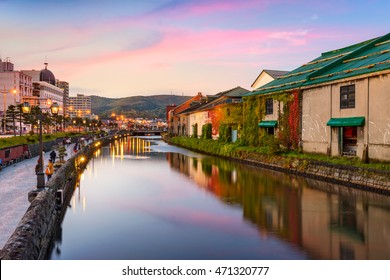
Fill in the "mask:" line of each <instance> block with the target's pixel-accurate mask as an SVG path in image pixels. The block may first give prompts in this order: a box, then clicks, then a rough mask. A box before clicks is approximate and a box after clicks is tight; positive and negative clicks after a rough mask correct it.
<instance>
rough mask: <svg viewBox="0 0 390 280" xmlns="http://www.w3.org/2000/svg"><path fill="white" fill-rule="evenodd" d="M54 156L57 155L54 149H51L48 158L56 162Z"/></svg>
mask: <svg viewBox="0 0 390 280" xmlns="http://www.w3.org/2000/svg"><path fill="white" fill-rule="evenodd" d="M56 157H57V154H56V152H55V151H54V150H53V151H51V153H50V159H51V161H52V162H53V163H55V162H56Z"/></svg>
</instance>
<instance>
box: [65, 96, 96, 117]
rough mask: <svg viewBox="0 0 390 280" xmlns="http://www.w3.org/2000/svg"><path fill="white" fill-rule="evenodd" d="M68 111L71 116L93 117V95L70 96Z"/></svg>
mask: <svg viewBox="0 0 390 280" xmlns="http://www.w3.org/2000/svg"><path fill="white" fill-rule="evenodd" d="M67 112H68V113H69V116H70V117H71V118H76V117H78V118H91V116H92V114H91V96H86V95H84V94H77V96H70V97H69V104H68V108H67Z"/></svg>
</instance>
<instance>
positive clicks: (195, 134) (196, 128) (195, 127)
mask: <svg viewBox="0 0 390 280" xmlns="http://www.w3.org/2000/svg"><path fill="white" fill-rule="evenodd" d="M192 127H193V133H192V138H198V124H197V123H196V124H194V125H192Z"/></svg>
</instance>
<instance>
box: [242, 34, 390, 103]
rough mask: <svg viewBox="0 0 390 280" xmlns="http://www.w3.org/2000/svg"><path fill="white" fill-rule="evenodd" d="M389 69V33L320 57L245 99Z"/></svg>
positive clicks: (255, 91)
mask: <svg viewBox="0 0 390 280" xmlns="http://www.w3.org/2000/svg"><path fill="white" fill-rule="evenodd" d="M388 69H390V33H388V34H386V35H384V36H382V37H378V38H375V39H371V40H368V41H364V42H361V43H358V44H355V45H351V46H348V47H345V48H342V49H338V50H334V51H330V52H326V53H323V54H322V55H321V56H320V57H318V58H316V59H314V60H312V61H310V62H308V63H306V64H304V65H302V66H301V67H298V68H297V69H295V70H293V71H291V72H289V73H288V74H287V75H284V76H282V77H280V78H278V79H276V80H274V81H272V82H270V83H268V84H266V85H264V86H262V87H260V88H258V89H256V90H254V91H252V92H250V93H248V94H247V95H246V96H250V95H257V94H267V93H276V92H280V91H289V90H294V89H299V88H302V87H305V86H312V85H316V84H320V83H325V82H330V81H334V80H339V79H344V78H349V77H353V76H358V75H364V74H369V73H373V72H378V71H382V70H388Z"/></svg>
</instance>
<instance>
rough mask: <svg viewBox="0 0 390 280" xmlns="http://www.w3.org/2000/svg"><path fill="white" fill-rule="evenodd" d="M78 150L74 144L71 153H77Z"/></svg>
mask: <svg viewBox="0 0 390 280" xmlns="http://www.w3.org/2000/svg"><path fill="white" fill-rule="evenodd" d="M78 150H79V146H78V144H77V143H75V144H74V146H73V152H74V153H77V151H78Z"/></svg>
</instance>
